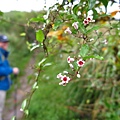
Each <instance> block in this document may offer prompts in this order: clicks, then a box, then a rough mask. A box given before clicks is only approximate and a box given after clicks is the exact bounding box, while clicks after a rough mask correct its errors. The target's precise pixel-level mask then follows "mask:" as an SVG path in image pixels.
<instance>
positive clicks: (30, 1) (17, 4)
mask: <svg viewBox="0 0 120 120" xmlns="http://www.w3.org/2000/svg"><path fill="white" fill-rule="evenodd" d="M58 1H59V3H62V1H63V0H58ZM116 1H117V2H118V3H119V0H116ZM55 3H56V0H46V6H47V8H49V7H50V6H52V5H54V4H55ZM118 3H117V4H113V5H112V7H111V6H110V5H109V7H108V13H110V12H112V11H115V10H120V4H118ZM44 5H45V0H0V10H1V11H2V12H9V11H13V10H17V11H28V12H30V11H32V10H34V11H40V10H43V9H44ZM47 8H46V9H47ZM119 16H120V13H118V14H117V15H116V18H120V17H119Z"/></svg>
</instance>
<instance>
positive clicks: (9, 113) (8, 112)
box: [3, 55, 35, 120]
mask: <svg viewBox="0 0 120 120" xmlns="http://www.w3.org/2000/svg"><path fill="white" fill-rule="evenodd" d="M34 63H35V55H34V56H33V57H32V58H31V59H30V61H29V63H28V65H26V69H25V71H24V72H25V73H24V75H23V76H21V77H20V78H19V80H20V85H19V86H17V89H16V95H15V91H13V93H12V94H11V95H10V97H9V99H6V103H5V109H4V113H3V118H4V120H11V118H12V117H13V116H15V115H16V118H17V119H16V120H21V118H22V115H23V112H22V111H20V108H21V104H22V102H23V100H24V99H25V98H26V96H27V93H29V91H30V89H31V86H30V84H28V76H30V75H32V74H33V73H34V70H33V68H32V66H33V65H34ZM13 87H14V86H13ZM15 96H16V98H17V100H16V101H15V100H14V97H15ZM15 104H16V111H15Z"/></svg>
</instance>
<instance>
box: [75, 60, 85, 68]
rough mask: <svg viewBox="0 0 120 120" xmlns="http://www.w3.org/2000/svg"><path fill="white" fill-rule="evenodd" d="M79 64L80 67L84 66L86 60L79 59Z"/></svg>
mask: <svg viewBox="0 0 120 120" xmlns="http://www.w3.org/2000/svg"><path fill="white" fill-rule="evenodd" d="M77 64H78V66H79V67H83V65H84V64H85V61H84V60H82V59H79V60H78V61H77Z"/></svg>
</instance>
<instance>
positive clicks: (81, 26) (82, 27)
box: [78, 22, 86, 34]
mask: <svg viewBox="0 0 120 120" xmlns="http://www.w3.org/2000/svg"><path fill="white" fill-rule="evenodd" d="M78 26H79V28H80V30H81V32H82V33H84V34H85V33H86V28H85V26H84V24H83V23H82V22H79V24H78Z"/></svg>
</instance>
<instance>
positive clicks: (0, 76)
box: [0, 48, 13, 91]
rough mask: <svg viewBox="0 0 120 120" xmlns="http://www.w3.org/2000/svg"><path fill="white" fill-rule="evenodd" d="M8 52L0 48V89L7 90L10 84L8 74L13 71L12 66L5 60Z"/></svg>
mask: <svg viewBox="0 0 120 120" xmlns="http://www.w3.org/2000/svg"><path fill="white" fill-rule="evenodd" d="M8 55H9V52H8V51H6V50H4V49H2V48H0V90H5V91H7V90H8V89H9V88H10V86H11V80H10V77H9V75H10V74H12V73H13V68H12V67H11V66H10V65H9V62H8V60H7V58H8Z"/></svg>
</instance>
